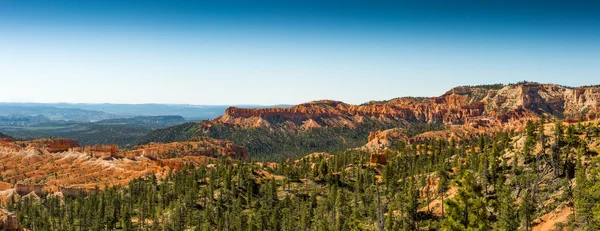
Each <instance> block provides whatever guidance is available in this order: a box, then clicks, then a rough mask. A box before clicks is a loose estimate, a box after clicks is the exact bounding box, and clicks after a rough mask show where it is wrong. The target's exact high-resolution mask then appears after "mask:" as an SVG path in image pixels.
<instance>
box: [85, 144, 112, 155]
mask: <svg viewBox="0 0 600 231" xmlns="http://www.w3.org/2000/svg"><path fill="white" fill-rule="evenodd" d="M84 153H86V154H88V155H90V156H93V157H96V158H109V157H112V158H117V157H119V155H118V153H119V145H116V144H102V145H94V146H91V147H90V146H86V147H85V148H84Z"/></svg>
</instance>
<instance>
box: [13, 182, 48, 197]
mask: <svg viewBox="0 0 600 231" xmlns="http://www.w3.org/2000/svg"><path fill="white" fill-rule="evenodd" d="M15 192H16V193H17V194H19V195H20V196H25V195H27V194H30V193H32V192H33V193H35V194H36V195H38V196H41V195H42V193H44V186H43V185H30V184H16V185H15Z"/></svg>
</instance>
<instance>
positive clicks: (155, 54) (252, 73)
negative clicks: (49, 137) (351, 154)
mask: <svg viewBox="0 0 600 231" xmlns="http://www.w3.org/2000/svg"><path fill="white" fill-rule="evenodd" d="M216 2H217V1H185V0H171V1H155V0H103V1H84V0H79V1H67V0H53V1H47V0H44V1H42V0H39V1H29V0H0V101H11V102H14V101H17V102H25V101H27V102H83V103H106V102H108V103H177V104H220V105H221V104H265V105H267V104H296V103H302V102H306V101H311V100H317V99H335V100H342V101H345V102H348V103H355V104H358V103H362V102H366V101H369V100H383V99H390V98H395V97H399V96H437V95H440V94H442V93H443V92H445V91H446V90H448V89H449V88H451V87H453V86H457V85H475V84H487V83H498V82H500V83H510V82H518V81H521V80H530V81H539V82H552V83H558V84H564V85H570V86H578V85H590V84H600V14H598V12H600V7H599V6H598V5H597V4H594V3H588V2H587V1H552V0H548V1H511V0H505V1H459V2H452V3H448V2H449V1H427V0H425V1H384V0H371V1H353V0H346V1H327V0H323V1H311V0H304V1H299V0H282V1H262V0H256V1H233V0H229V1H227V0H225V1H218V2H219V3H216ZM477 2H479V3H477ZM481 2H485V3H481ZM590 2H591V1H590Z"/></svg>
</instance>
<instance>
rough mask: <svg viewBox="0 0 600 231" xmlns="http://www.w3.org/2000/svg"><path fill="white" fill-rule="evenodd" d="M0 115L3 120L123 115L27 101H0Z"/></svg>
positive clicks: (83, 119)
mask: <svg viewBox="0 0 600 231" xmlns="http://www.w3.org/2000/svg"><path fill="white" fill-rule="evenodd" d="M0 116H3V117H4V118H3V119H4V120H5V121H6V120H8V119H10V118H14V119H16V120H17V121H18V120H22V119H25V120H30V119H35V118H33V117H36V116H38V117H39V116H43V117H46V118H48V119H49V120H64V121H74V122H90V121H100V120H105V119H115V118H119V117H123V116H116V115H113V114H110V113H106V112H103V111H95V110H85V109H80V108H58V107H55V106H51V105H36V104H27V103H24V104H23V103H0ZM37 119H39V118H37Z"/></svg>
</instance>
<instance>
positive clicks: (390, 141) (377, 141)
mask: <svg viewBox="0 0 600 231" xmlns="http://www.w3.org/2000/svg"><path fill="white" fill-rule="evenodd" d="M399 142H408V137H407V136H406V134H404V132H403V131H402V129H400V128H393V129H388V130H383V131H376V132H371V134H369V138H368V142H367V144H365V146H363V147H362V148H361V149H362V150H364V151H376V150H380V149H385V148H389V147H392V146H393V145H395V144H397V143H399Z"/></svg>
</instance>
